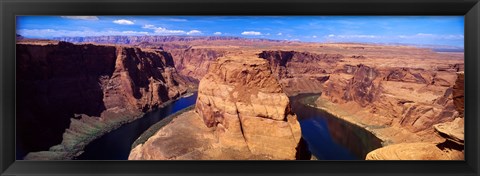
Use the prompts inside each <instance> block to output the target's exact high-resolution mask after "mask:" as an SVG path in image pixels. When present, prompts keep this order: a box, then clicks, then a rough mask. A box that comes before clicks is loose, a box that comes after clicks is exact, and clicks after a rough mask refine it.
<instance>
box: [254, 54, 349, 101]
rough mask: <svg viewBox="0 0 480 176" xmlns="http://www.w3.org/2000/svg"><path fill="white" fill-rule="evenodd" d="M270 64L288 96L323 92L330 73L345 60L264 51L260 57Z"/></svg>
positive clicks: (329, 55)
mask: <svg viewBox="0 0 480 176" xmlns="http://www.w3.org/2000/svg"><path fill="white" fill-rule="evenodd" d="M258 56H259V57H260V58H263V59H265V60H267V61H269V63H270V67H271V68H272V71H273V73H274V75H275V76H276V78H277V79H278V80H279V82H280V83H281V85H282V87H283V89H284V91H285V93H286V94H287V95H289V96H290V95H294V94H298V93H316V92H321V89H322V84H323V83H324V82H325V81H327V80H328V79H329V73H331V72H332V71H333V68H335V66H336V65H337V62H338V61H339V60H340V59H341V58H343V56H342V55H340V54H315V53H309V52H297V51H263V52H262V53H260V54H259V55H258Z"/></svg>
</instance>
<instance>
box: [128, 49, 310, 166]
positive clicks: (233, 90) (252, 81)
mask: <svg viewBox="0 0 480 176" xmlns="http://www.w3.org/2000/svg"><path fill="white" fill-rule="evenodd" d="M199 123H202V124H199ZM185 125H190V127H191V128H185ZM192 129H198V130H192ZM186 139H188V140H186ZM302 142H303V141H302V140H301V130H300V124H299V123H298V121H297V117H296V115H295V114H293V113H292V112H291V110H290V104H289V99H288V97H287V96H286V94H285V93H283V91H282V87H281V86H280V84H279V83H278V81H277V79H276V78H275V77H274V76H273V75H272V72H271V70H270V66H269V63H268V61H266V60H263V59H259V58H258V57H256V56H250V55H242V54H236V55H235V56H231V57H223V58H219V59H218V60H217V61H216V62H214V63H213V64H211V66H210V68H209V71H208V73H207V74H206V75H205V76H204V77H203V79H202V80H201V81H200V85H199V89H198V98H197V103H196V106H195V112H192V111H190V112H186V113H184V114H182V115H180V116H179V117H177V118H175V119H174V120H173V121H172V122H171V123H170V124H168V125H167V126H165V127H163V128H162V129H160V130H159V131H158V132H157V133H156V134H155V135H154V136H152V137H151V138H150V139H148V140H147V142H145V143H144V144H141V145H138V146H136V147H134V149H133V150H132V152H131V154H130V156H129V159H132V160H141V159H155V160H157V159H301V158H300V156H303V155H302V152H306V150H307V149H306V146H305V145H303V144H302ZM172 153H174V154H172ZM304 159H308V158H304Z"/></svg>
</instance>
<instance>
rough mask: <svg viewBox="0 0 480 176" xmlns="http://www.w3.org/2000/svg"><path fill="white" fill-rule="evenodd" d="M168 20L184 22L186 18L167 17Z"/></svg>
mask: <svg viewBox="0 0 480 176" xmlns="http://www.w3.org/2000/svg"><path fill="white" fill-rule="evenodd" d="M167 20H168V21H176V22H185V21H188V20H187V19H182V18H169V19H167Z"/></svg>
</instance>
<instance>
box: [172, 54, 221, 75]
mask: <svg viewBox="0 0 480 176" xmlns="http://www.w3.org/2000/svg"><path fill="white" fill-rule="evenodd" d="M169 52H170V53H172V56H173V59H174V61H175V68H176V69H177V71H178V72H179V73H180V74H181V75H184V76H188V77H191V78H194V79H195V80H197V81H200V80H201V79H202V78H203V76H204V75H205V74H207V71H208V68H209V67H210V64H211V63H213V62H215V61H216V60H217V58H219V57H221V56H223V55H224V51H221V50H213V49H203V48H201V49H196V48H189V49H170V50H169Z"/></svg>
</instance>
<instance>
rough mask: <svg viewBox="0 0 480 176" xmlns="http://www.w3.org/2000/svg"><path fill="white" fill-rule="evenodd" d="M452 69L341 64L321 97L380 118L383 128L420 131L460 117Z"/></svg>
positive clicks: (453, 69)
mask: <svg viewBox="0 0 480 176" xmlns="http://www.w3.org/2000/svg"><path fill="white" fill-rule="evenodd" d="M454 67H455V65H452V68H451V69H450V70H443V69H438V70H429V69H425V68H406V67H372V66H367V65H363V64H359V65H344V66H343V67H341V68H339V69H337V70H336V71H335V72H334V73H333V74H331V75H330V79H329V80H328V81H327V82H325V85H324V92H323V93H322V96H321V98H324V99H327V100H329V101H331V102H334V103H337V104H345V105H348V106H351V108H353V109H358V110H365V111H368V112H369V113H371V114H377V115H380V116H383V117H385V118H384V119H380V121H383V125H387V126H393V125H399V126H401V127H402V128H405V129H408V130H409V131H411V132H419V131H422V130H426V129H431V128H432V126H433V125H434V124H437V123H441V122H447V121H452V120H453V119H454V118H455V117H457V116H458V115H459V114H458V111H457V110H456V109H455V106H454V101H453V97H452V89H453V86H454V84H455V81H456V78H457V76H456V71H457V70H458V69H455V68H454ZM370 120H376V121H379V119H370Z"/></svg>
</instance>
